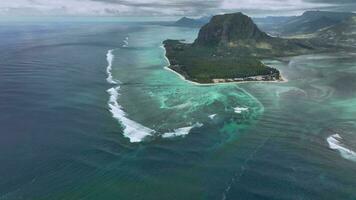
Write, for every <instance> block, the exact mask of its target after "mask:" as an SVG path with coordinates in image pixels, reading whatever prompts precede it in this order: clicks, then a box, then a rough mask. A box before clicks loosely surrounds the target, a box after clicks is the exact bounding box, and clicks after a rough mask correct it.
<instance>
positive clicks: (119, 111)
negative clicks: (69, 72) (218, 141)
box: [106, 38, 203, 143]
mask: <svg viewBox="0 0 356 200" xmlns="http://www.w3.org/2000/svg"><path fill="white" fill-rule="evenodd" d="M127 40H128V38H126V39H125V40H124V41H126V42H125V45H128V42H127ZM113 51H114V49H111V50H109V51H108V53H107V54H106V60H107V62H108V65H107V68H106V72H107V78H106V80H107V82H108V83H110V84H111V85H113V87H112V88H110V89H108V90H107V92H108V94H109V95H110V98H109V101H108V106H109V110H110V112H111V113H112V116H113V117H114V118H115V119H116V120H117V121H118V122H119V123H120V124H121V125H122V126H123V131H124V133H123V135H124V136H125V137H127V138H129V140H130V142H132V143H135V142H142V141H143V140H144V139H145V138H147V137H149V136H153V134H155V133H156V131H155V130H153V129H150V128H148V127H145V126H144V125H142V124H140V123H138V122H135V121H133V120H131V119H129V118H128V117H127V114H126V113H125V111H124V110H123V108H122V106H121V105H120V104H119V103H118V97H119V96H120V93H119V91H120V81H119V80H116V79H114V78H113V75H112V64H113V61H114V59H115V56H114V54H113ZM201 126H203V125H202V124H200V123H196V124H194V125H193V126H188V127H183V128H178V129H175V130H174V131H173V132H167V133H163V134H162V135H161V137H162V138H172V137H178V136H185V135H188V134H189V132H190V131H191V130H192V129H193V128H197V127H201Z"/></svg>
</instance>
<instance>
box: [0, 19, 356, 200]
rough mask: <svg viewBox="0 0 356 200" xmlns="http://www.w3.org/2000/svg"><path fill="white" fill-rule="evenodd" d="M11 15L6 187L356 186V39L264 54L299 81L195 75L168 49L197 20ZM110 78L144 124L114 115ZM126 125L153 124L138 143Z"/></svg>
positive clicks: (14, 191) (284, 190)
mask: <svg viewBox="0 0 356 200" xmlns="http://www.w3.org/2000/svg"><path fill="white" fill-rule="evenodd" d="M0 28H1V29H0V40H1V42H0V199H1V200H15V199H16V200H17V199H26V200H27V199H36V200H39V199H51V200H52V199H115V200H117V199H120V200H126V199H127V200H139V199H143V200H149V199H154V200H159V199H164V200H166V199H171V200H174V199H176V200H188V199H194V200H195V199H323V200H324V199H350V200H351V199H356V162H355V155H354V154H353V152H355V151H356V143H355V141H356V140H355V139H356V136H355V134H356V120H355V116H356V94H355V92H354V91H356V85H355V83H356V78H355V77H356V60H355V56H354V55H355V54H352V53H351V52H341V53H336V54H333V55H312V56H310V55H309V56H301V57H296V58H292V59H291V62H288V61H286V62H276V61H266V62H270V63H271V64H272V65H274V66H276V67H278V68H280V69H281V70H282V71H283V72H284V74H285V75H286V77H287V78H288V79H289V82H288V83H283V84H278V83H248V84H241V85H237V84H229V85H217V86H196V85H192V84H190V83H187V82H185V81H183V80H181V79H180V78H179V77H177V76H176V75H175V74H173V73H171V72H169V71H167V70H165V69H164V68H163V67H164V66H166V65H167V62H166V60H165V58H164V51H163V50H162V48H160V46H161V42H162V41H163V40H164V39H166V38H176V39H187V40H188V41H192V40H193V39H194V37H195V36H196V34H197V30H196V29H187V28H174V27H166V26H159V25H152V24H145V23H135V22H130V23H123V22H51V23H49V22H26V23H20V22H17V23H5V22H2V24H1V25H0ZM125 41H126V42H128V45H127V46H125ZM109 50H113V51H112V54H113V60H112V63H111V64H112V71H111V73H112V76H113V78H114V79H115V80H116V82H117V83H116V84H110V83H108V81H107V77H108V73H107V67H108V65H109V63H108V62H109V59H108V57H107V55H108V51H109ZM116 87H120V88H116ZM110 88H114V89H117V92H118V93H119V95H118V96H117V99H116V101H117V102H118V105H120V106H121V111H122V112H124V115H125V117H126V118H127V119H130V120H132V121H133V122H134V123H128V122H127V121H125V120H126V118H125V119H124V118H122V116H121V115H120V116H119V117H115V116H114V117H113V113H115V112H113V111H112V110H111V111H110V104H108V101H109V98H110V97H111V96H112V95H111V94H110V93H108V91H107V90H108V89H110ZM110 95H111V96H110ZM236 107H240V108H241V107H242V108H248V110H247V111H243V112H242V113H238V112H234V108H236ZM212 114H216V116H215V117H214V118H213V119H211V118H209V116H211V115H212ZM129 122H131V121H129ZM125 127H129V128H132V129H133V130H134V131H133V132H131V134H134V136H137V135H135V134H136V133H138V132H141V131H144V132H145V131H147V129H146V128H148V129H150V130H153V131H155V132H154V133H153V132H152V133H151V135H150V136H148V137H147V138H144V139H142V141H141V140H140V141H138V142H133V141H132V140H131V139H132V138H133V137H129V136H132V135H129V136H128V135H127V134H125V133H128V131H127V130H125ZM145 133H146V132H145ZM167 133H174V134H185V135H183V136H178V137H169V138H166V137H164V135H165V134H167ZM335 134H339V136H340V138H337V137H335ZM330 138H331V139H333V138H334V139H336V142H335V141H331V140H330ZM328 139H329V140H328ZM130 140H131V142H130ZM328 141H331V142H334V143H331V144H330V142H328ZM338 142H339V143H340V144H339V143H338ZM333 144H334V146H333ZM340 147H341V148H340ZM343 148H344V149H343ZM345 149H347V150H348V151H345Z"/></svg>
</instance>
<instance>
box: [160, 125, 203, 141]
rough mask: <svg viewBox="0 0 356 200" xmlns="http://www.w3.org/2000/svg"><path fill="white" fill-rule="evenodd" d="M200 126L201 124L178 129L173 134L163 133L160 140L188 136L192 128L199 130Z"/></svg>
mask: <svg viewBox="0 0 356 200" xmlns="http://www.w3.org/2000/svg"><path fill="white" fill-rule="evenodd" d="M202 126H203V124H201V123H196V124H194V125H193V126H188V127H183V128H178V129H175V130H173V132H168V133H164V134H163V135H162V138H172V137H178V136H185V135H188V134H189V132H190V131H191V130H192V129H193V128H199V127H202Z"/></svg>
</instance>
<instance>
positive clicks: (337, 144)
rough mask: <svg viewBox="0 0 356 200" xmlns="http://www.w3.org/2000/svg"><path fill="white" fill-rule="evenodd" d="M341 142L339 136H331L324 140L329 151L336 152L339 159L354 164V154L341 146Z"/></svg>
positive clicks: (355, 153) (355, 156)
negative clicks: (338, 154)
mask: <svg viewBox="0 0 356 200" xmlns="http://www.w3.org/2000/svg"><path fill="white" fill-rule="evenodd" d="M342 140H343V138H342V137H341V136H340V135H339V134H334V135H331V136H329V137H328V138H327V139H326V141H327V142H328V144H329V148H330V149H333V150H337V151H339V153H340V155H341V157H343V158H345V159H347V160H351V161H354V162H356V152H354V151H352V150H351V149H348V148H347V147H346V146H345V145H343V144H342V142H341V141H342Z"/></svg>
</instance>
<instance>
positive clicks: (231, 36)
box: [164, 13, 313, 83]
mask: <svg viewBox="0 0 356 200" xmlns="http://www.w3.org/2000/svg"><path fill="white" fill-rule="evenodd" d="M164 46H165V48H166V56H167V58H168V59H169V61H170V64H171V66H170V68H171V69H173V70H175V71H176V72H178V73H180V74H182V75H183V76H184V77H186V78H187V79H189V80H192V81H196V82H200V83H210V82H217V81H224V82H226V81H256V80H258V81H261V80H263V81H277V80H281V77H280V73H279V71H278V70H276V69H274V68H272V67H268V66H266V65H264V64H263V63H262V62H261V61H260V59H262V58H267V57H271V56H275V57H277V56H286V55H298V54H302V53H306V52H310V51H312V50H313V47H312V46H311V45H309V44H308V43H307V42H302V41H299V40H286V39H281V38H274V37H271V36H269V35H267V34H266V33H264V32H262V31H261V30H260V29H259V28H258V27H257V25H256V24H255V23H254V22H253V21H252V19H251V18H250V17H248V16H246V15H244V14H242V13H233V14H225V15H217V16H214V17H213V18H212V19H211V20H210V22H209V23H208V24H206V25H204V26H203V27H202V28H201V29H200V31H199V35H198V38H197V39H196V40H195V41H194V43H193V44H185V43H181V42H180V41H177V40H166V41H164Z"/></svg>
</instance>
